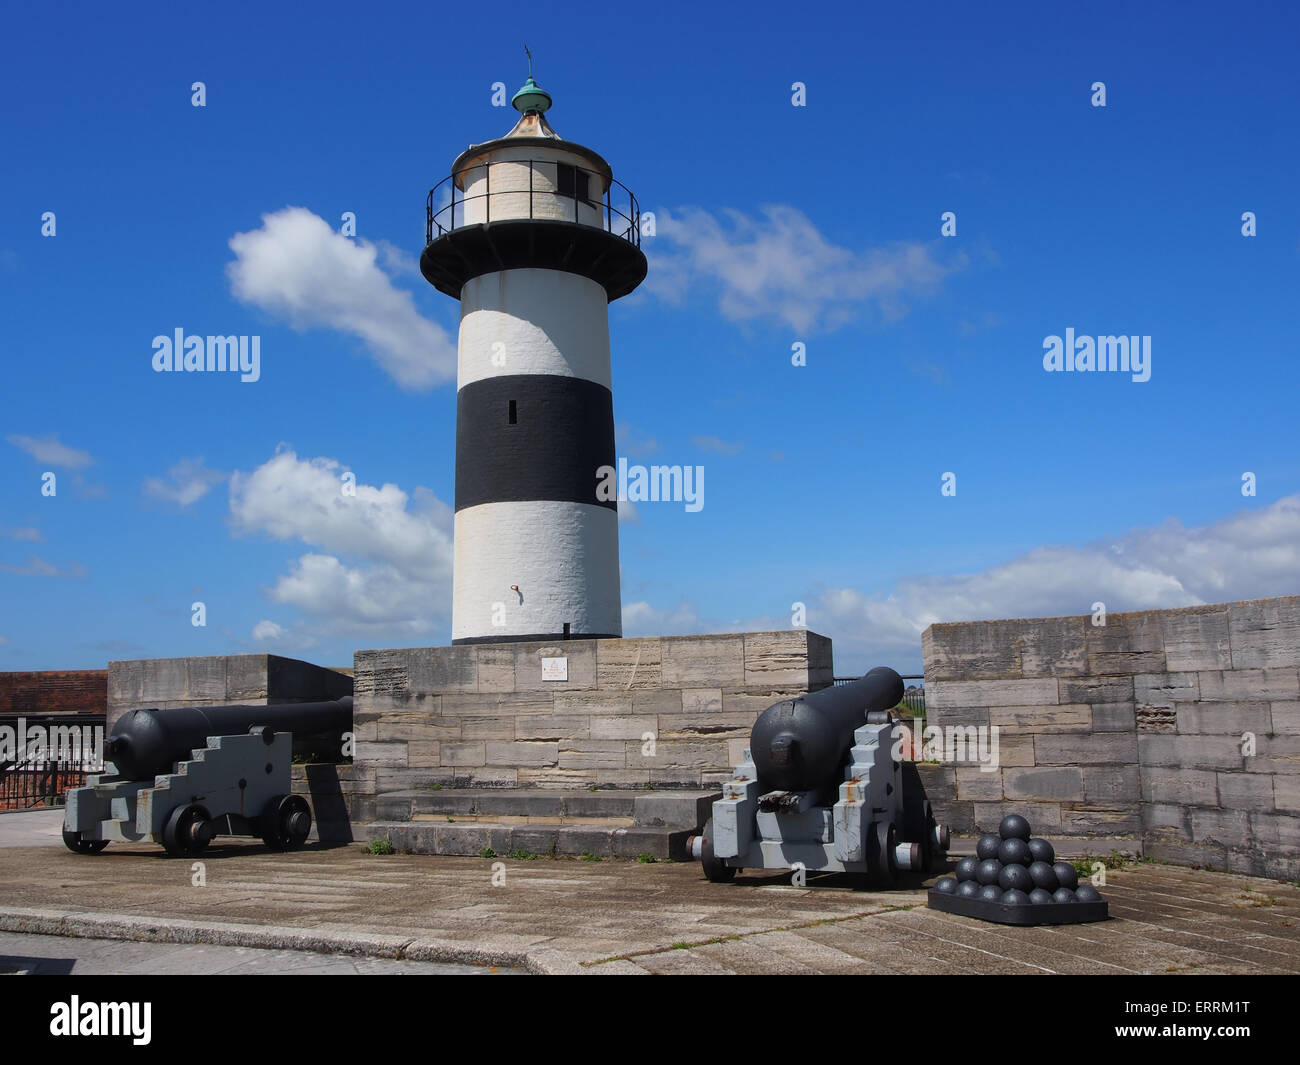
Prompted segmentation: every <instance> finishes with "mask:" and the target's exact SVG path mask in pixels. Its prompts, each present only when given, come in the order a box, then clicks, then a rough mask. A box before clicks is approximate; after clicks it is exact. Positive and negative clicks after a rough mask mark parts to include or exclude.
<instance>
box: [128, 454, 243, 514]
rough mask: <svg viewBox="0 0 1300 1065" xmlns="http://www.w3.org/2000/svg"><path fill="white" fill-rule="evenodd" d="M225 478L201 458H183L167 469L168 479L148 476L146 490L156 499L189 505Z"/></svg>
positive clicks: (146, 492)
mask: <svg viewBox="0 0 1300 1065" xmlns="http://www.w3.org/2000/svg"><path fill="white" fill-rule="evenodd" d="M225 479H226V475H225V474H224V473H221V472H220V471H218V470H210V469H208V468H207V467H206V466H204V465H203V459H201V458H197V459H181V460H180V462H178V463H176V464H175V465H174V466H172V467H171V469H169V470H168V471H167V476H166V479H164V478H161V477H146V478H145V482H144V492H145V494H146V495H150V496H153V497H154V498H156V499H165V500H167V501H168V502H171V503H175V504H177V505H178V506H182V507H188V506H189V505H190V504H192V503H197V502H198V501H199V500H200V499H202V498H203V497H204V496H205V495H207V494H208V492H209V491H211V490H212V486H213V485H215V484H218V483H219V482H221V481H224V480H225Z"/></svg>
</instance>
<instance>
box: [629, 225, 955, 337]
mask: <svg viewBox="0 0 1300 1065" xmlns="http://www.w3.org/2000/svg"><path fill="white" fill-rule="evenodd" d="M761 210H762V217H761V218H756V217H753V216H751V215H747V214H744V213H743V212H741V211H736V210H731V209H726V210H723V211H722V212H720V214H719V215H714V214H711V213H710V212H708V211H705V210H702V209H700V208H697V207H684V208H675V209H674V210H673V211H671V212H670V211H668V210H660V211H658V212H656V229H657V235H656V237H655V239H654V240H653V241H650V242H648V244H647V251H648V252H649V254H650V260H651V263H650V273H649V276H648V277H647V279H646V282H645V286H644V287H645V288H646V290H647V291H649V292H651V293H653V294H655V295H658V296H660V297H661V298H664V299H667V300H669V301H672V302H680V301H681V300H682V299H684V298H685V296H686V294H687V293H688V292H693V291H696V290H697V289H699V288H701V287H704V288H707V289H710V290H716V291H717V297H718V306H719V309H720V310H721V312H722V313H723V315H725V316H726V317H727V318H729V319H731V320H732V321H747V320H750V319H756V318H770V319H775V320H776V321H780V322H784V323H785V324H787V325H789V326H790V327H791V328H793V329H795V330H798V331H799V332H801V333H806V332H809V331H812V330H814V329H820V330H831V329H835V328H838V327H839V326H842V325H844V324H846V323H847V322H849V321H851V320H853V319H855V318H857V317H858V316H859V315H860V314H861V313H862V311H863V307H864V305H865V304H874V305H875V307H876V309H877V310H878V311H879V312H880V313H881V314H882V315H883V316H884V317H886V318H896V317H899V316H900V315H902V314H904V313H906V305H905V302H904V301H905V298H910V297H912V296H913V295H918V294H922V293H925V292H929V291H932V290H934V289H935V288H936V287H937V286H938V284H939V282H941V281H942V280H943V279H944V278H945V277H946V276H948V275H949V274H950V273H952V272H954V271H955V270H959V269H961V268H962V267H964V266H965V263H966V257H965V255H964V254H960V253H959V254H957V255H955V256H953V257H952V258H951V259H950V260H949V261H947V262H941V261H940V260H939V259H938V258H937V257H936V255H935V254H934V250H933V246H932V245H926V244H920V243H899V244H892V245H888V246H883V247H878V248H868V249H866V250H864V251H854V250H853V249H850V248H844V247H840V246H839V245H836V244H833V243H832V242H831V241H829V240H827V238H826V237H825V236H824V235H823V234H822V233H821V231H820V230H818V228H817V227H816V226H815V225H814V224H813V222H812V221H811V220H810V219H809V218H808V217H807V215H805V214H804V213H803V212H802V211H800V210H799V209H798V208H796V207H792V206H789V205H771V206H767V207H764V208H762V209H761Z"/></svg>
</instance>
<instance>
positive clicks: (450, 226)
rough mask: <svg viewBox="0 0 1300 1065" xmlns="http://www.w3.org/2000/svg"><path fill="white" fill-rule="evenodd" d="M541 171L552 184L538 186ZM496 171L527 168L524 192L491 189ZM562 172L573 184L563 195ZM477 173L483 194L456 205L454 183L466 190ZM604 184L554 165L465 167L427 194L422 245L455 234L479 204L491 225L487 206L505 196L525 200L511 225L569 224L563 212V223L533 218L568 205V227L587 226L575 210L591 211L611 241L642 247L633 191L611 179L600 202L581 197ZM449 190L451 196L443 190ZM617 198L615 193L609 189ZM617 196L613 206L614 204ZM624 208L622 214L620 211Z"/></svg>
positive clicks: (598, 177) (596, 176)
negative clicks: (524, 207) (442, 201)
mask: <svg viewBox="0 0 1300 1065" xmlns="http://www.w3.org/2000/svg"><path fill="white" fill-rule="evenodd" d="M539 165H540V166H543V167H546V168H547V170H548V171H553V172H555V174H556V177H555V180H554V181H552V180H551V178H550V174H549V173H547V172H543V175H542V176H543V179H544V180H545V184H543V185H541V186H538V184H537V168H538V166H539ZM498 166H507V167H514V168H518V167H521V166H527V167H528V188H527V189H524V188H519V187H516V186H514V185H513V184H512V185H511V186H510V187H508V188H504V189H502V188H498V189H496V190H494V189H493V188H492V168H493V167H498ZM560 167H564V168H567V169H568V170H570V171H572V172H573V175H574V180H573V187H572V189H571V190H570V189H565V188H564V185H565V182H564V181H563V179H562V178H561V176H560V171H559V168H560ZM478 170H481V171H483V172H484V174H483V176H484V179H485V181H484V185H485V188H484V191H483V192H480V193H475V194H474V195H472V196H466V195H464V194H463V193H462V195H461V197H460V198H459V199H457V198H456V191H457V188H458V185H457V180H456V179H457V178H460V179H461V184H462V185H469V183H470V177H469V176H470V175H472V174H473V172H474V171H478ZM593 180H595V181H603V180H604V175H602V174H600V173H598V172H597V171H594V170H586V169H584V168H582V167H580V166H571V165H570V164H568V163H562V162H558V161H557V160H555V159H498V160H495V161H492V162H488V163H478V164H476V165H474V166H468V167H465V168H464V169H462V170H459V171H457V172H456V173H454V174H452V175H450V176H449V177H445V178H443V179H442V180H441V181H439V182H438V184H436V185H435V186H434V187H433V188H431V189H430V190H429V197H428V201H427V204H426V224H425V230H424V242H425V244H432V243H433V242H434V240H435V239H436V238H437V237H440V236H442V235H443V234H444V233H450V232H451V231H452V230H454V229H459V228H460V227H461V226H464V225H466V224H476V223H466V222H465V221H464V216H465V205H466V204H467V203H473V202H476V201H480V200H481V201H483V207H484V211H483V214H484V217H483V221H484V222H491V221H492V200H493V198H494V197H496V198H498V201H499V198H500V197H503V196H509V197H511V198H512V202H517V201H518V198H519V197H522V196H524V195H525V194H527V196H528V214H527V215H526V216H525V215H521V214H518V213H516V212H514V211H512V212H511V213H510V214H509V216H508V217H509V219H510V220H512V221H517V220H521V219H523V218H525V217H526V218H529V219H532V218H544V219H546V220H547V221H568V220H569V219H568V217H567V210H566V212H565V217H564V218H557V217H556V215H555V214H553V213H551V212H550V211H547V213H546V214H544V215H538V214H536V213H535V212H536V211H537V209H538V208H541V207H543V205H547V206H549V205H553V204H556V203H557V202H560V201H569V200H572V201H573V216H572V221H573V222H575V223H576V224H578V225H591V222H589V221H584V220H583V218H582V216H581V214H580V213H579V212H580V208H582V207H587V208H589V209H591V210H595V211H598V212H600V217H601V220H602V224H601V226H600V228H602V229H604V230H605V231H606V232H607V233H610V234H612V235H614V236H616V237H621V238H622V239H624V240H626V241H628V242H629V243H630V244H633V245H635V246H636V247H638V248H639V247H640V246H641V205H640V204H639V203H638V202H637V198H636V197H635V196H634V195H633V194H632V190H631V189H629V188H628V187H627V186H626V185H624V184H623V183H622V182H621V181H616V180H615V179H614V178H612V177H611V178H610V179H609V184H608V185H606V187H605V196H604V199H602V200H592V199H590V198H588V197H587V196H586V195H584V191H585V190H586V189H588V188H590V186H591V183H592V181H593ZM444 186H449V187H450V193H448V192H447V191H446V190H445V189H444V188H443V187H444ZM615 188H617V189H618V193H617V194H615V193H614V189H615ZM615 195H617V200H616V199H615ZM447 196H449V197H450V198H449V200H448V202H447V203H445V204H444V205H443V206H442V207H439V208H437V209H436V210H435V208H434V204H435V203H437V202H438V200H439V199H440V198H442V197H447ZM625 207H626V210H624V208H625ZM457 208H460V210H461V214H460V221H457V215H456V209H457Z"/></svg>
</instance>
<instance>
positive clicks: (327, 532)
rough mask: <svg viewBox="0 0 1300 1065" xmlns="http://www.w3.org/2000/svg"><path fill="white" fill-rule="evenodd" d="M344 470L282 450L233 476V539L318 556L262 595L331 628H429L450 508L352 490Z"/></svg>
mask: <svg viewBox="0 0 1300 1065" xmlns="http://www.w3.org/2000/svg"><path fill="white" fill-rule="evenodd" d="M345 472H346V471H345V468H344V467H343V466H342V465H341V464H340V463H339V462H338V461H337V460H335V459H332V458H314V459H300V458H299V457H298V456H297V454H296V453H294V452H293V451H292V450H288V449H283V448H282V449H281V450H279V451H277V453H276V454H275V455H274V456H273V457H272V458H271V459H270V460H269V461H267V462H266V463H264V464H263V465H261V466H259V467H258V468H257V469H256V470H254V471H253V472H252V473H248V474H244V473H236V474H234V475H232V477H231V482H230V514H231V524H232V526H233V528H234V529H235V531H236V532H237V533H241V534H254V533H262V534H265V535H268V536H271V537H274V538H275V539H277V540H300V541H302V542H303V543H305V544H307V545H308V546H310V547H312V548H316V549H317V550H314V551H312V552H310V553H307V554H304V555H302V556H301V557H300V558H298V559H297V560H296V561H295V562H294V563H293V566H292V569H291V570H290V572H288V573H286V574H284V575H282V576H281V577H280V578H279V580H278V581H277V583H276V585H275V587H274V588H273V589H272V590H271V598H272V599H274V600H275V601H276V602H278V603H282V604H286V605H291V606H296V607H298V608H299V609H300V610H301V611H302V612H303V613H304V614H305V615H308V616H309V617H311V618H312V619H313V621H314V622H316V623H317V624H319V625H321V626H323V627H324V628H328V629H331V630H339V629H344V628H348V627H349V626H351V627H357V626H361V627H364V626H375V627H382V626H387V627H389V628H390V629H394V630H395V631H404V632H410V633H424V632H431V631H433V629H434V628H435V625H434V619H435V618H442V617H445V616H446V614H447V608H448V606H449V605H450V602H451V572H452V510H451V508H450V507H449V506H448V505H447V504H445V503H443V502H441V501H440V500H438V499H437V498H436V497H435V496H434V495H433V493H432V492H430V491H429V490H428V489H426V488H417V489H416V490H415V491H414V492H413V493H412V494H411V495H408V494H407V493H406V492H404V491H402V490H401V489H400V488H398V486H397V485H394V484H385V485H383V486H382V487H375V486H373V485H367V484H362V483H359V482H358V483H356V484H355V486H351V485H349V484H348V483H347V482H345V480H344V477H343V474H344V473H345ZM345 488H350V489H352V491H351V494H348V492H345ZM339 556H344V557H345V558H347V559H350V560H352V561H344V560H343V558H340V557H339ZM358 562H359V563H360V564H358Z"/></svg>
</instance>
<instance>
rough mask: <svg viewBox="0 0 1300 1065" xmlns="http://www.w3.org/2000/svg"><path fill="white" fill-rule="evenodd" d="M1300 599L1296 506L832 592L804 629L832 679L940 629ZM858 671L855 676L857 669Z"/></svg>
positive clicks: (651, 612)
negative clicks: (825, 656) (817, 641)
mask: <svg viewBox="0 0 1300 1065" xmlns="http://www.w3.org/2000/svg"><path fill="white" fill-rule="evenodd" d="M1297 593H1300V495H1295V496H1289V497H1287V498H1285V499H1281V500H1279V501H1278V502H1276V503H1273V504H1271V505H1269V506H1265V507H1260V508H1258V509H1253V510H1243V511H1240V512H1238V513H1236V514H1233V515H1231V516H1229V517H1227V518H1224V519H1222V520H1220V521H1217V522H1213V523H1211V524H1209V525H1204V526H1199V527H1193V528H1187V527H1185V526H1184V525H1183V524H1182V523H1181V522H1179V521H1177V520H1176V519H1172V518H1171V519H1169V520H1168V521H1166V522H1164V523H1163V524H1161V525H1159V526H1156V527H1153V528H1137V529H1132V530H1130V531H1129V532H1127V533H1125V534H1123V535H1121V536H1119V537H1117V538H1116V539H1113V540H1104V541H1098V542H1095V543H1091V544H1086V545H1082V546H1068V545H1067V546H1047V547H1039V548H1036V549H1035V550H1033V551H1030V552H1028V553H1027V554H1024V555H1021V556H1019V557H1018V558H1014V559H1011V560H1009V561H1007V562H1004V563H1000V564H998V565H995V566H990V567H989V568H988V569H984V570H981V571H979V572H977V573H967V574H952V575H925V576H919V577H911V578H906V579H904V580H900V581H899V582H898V583H897V585H896V586H895V588H894V590H893V591H892V592H891V593H890V594H888V595H883V596H871V595H867V594H864V593H863V592H862V591H860V590H859V589H856V588H833V587H832V588H826V589H824V590H822V591H821V592H820V593H818V594H817V595H816V597H815V598H813V599H811V600H810V601H809V603H808V617H807V621H808V628H810V629H812V630H813V631H815V632H819V633H821V634H823V635H825V636H830V637H831V638H832V639H833V640H834V641H835V661H836V672H839V673H843V672H846V671H848V672H852V671H853V669H856V668H857V667H858V666H862V667H863V668H865V667H866V666H867V665H877V664H880V663H890V662H893V661H899V662H901V663H902V665H903V667H904V668H905V669H910V668H912V667H914V666H919V665H920V660H921V633H922V632H923V631H924V630H925V629H926V627H927V626H929V625H931V624H933V623H935V622H944V621H983V620H995V619H999V618H1033V617H1059V616H1068V615H1082V614H1087V613H1089V612H1091V610H1092V604H1093V603H1095V602H1103V603H1105V604H1106V610H1107V612H1108V613H1112V614H1113V613H1122V612H1125V611H1130V610H1156V609H1163V608H1169V607H1180V606H1197V605H1201V604H1204V603H1219V602H1231V601H1234V600H1238V599H1254V598H1262V597H1267V596H1275V595H1294V594H1297ZM789 625H790V621H789V618H788V617H786V618H783V619H775V620H774V619H771V618H754V619H749V620H747V621H744V622H731V623H727V624H722V623H718V622H716V621H713V620H709V619H704V618H701V617H700V615H699V613H698V611H697V610H696V608H695V606H694V605H693V604H690V603H686V602H683V603H680V604H678V606H676V607H674V608H673V609H671V610H656V609H655V608H654V607H652V606H651V605H650V604H649V603H645V602H640V603H630V604H627V605H625V606H624V608H623V627H624V631H625V632H627V633H628V634H629V635H655V634H659V633H684V632H735V631H741V630H743V631H760V630H762V629H764V628H780V629H784V628H789ZM850 667H851V668H850Z"/></svg>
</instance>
